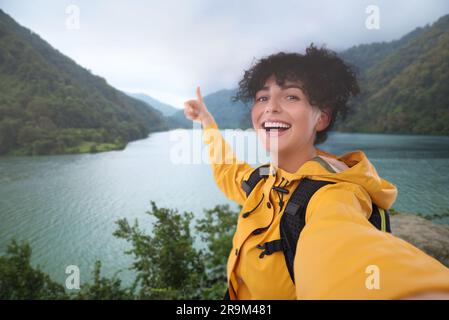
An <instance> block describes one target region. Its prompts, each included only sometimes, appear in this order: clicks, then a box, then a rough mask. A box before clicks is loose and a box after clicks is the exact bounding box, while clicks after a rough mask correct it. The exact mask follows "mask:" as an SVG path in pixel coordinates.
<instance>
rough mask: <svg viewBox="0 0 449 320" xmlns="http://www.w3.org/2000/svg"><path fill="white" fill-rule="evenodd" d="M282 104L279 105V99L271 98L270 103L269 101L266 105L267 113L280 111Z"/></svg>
mask: <svg viewBox="0 0 449 320" xmlns="http://www.w3.org/2000/svg"><path fill="white" fill-rule="evenodd" d="M280 111H281V106H280V105H279V102H278V101H277V100H274V99H272V100H270V101H269V103H267V106H266V107H265V113H269V112H280Z"/></svg>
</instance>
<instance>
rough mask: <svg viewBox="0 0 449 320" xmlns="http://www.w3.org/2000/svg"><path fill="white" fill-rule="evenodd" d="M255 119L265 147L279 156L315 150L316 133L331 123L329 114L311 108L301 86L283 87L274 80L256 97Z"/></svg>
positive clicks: (255, 126) (253, 109) (288, 83)
mask: <svg viewBox="0 0 449 320" xmlns="http://www.w3.org/2000/svg"><path fill="white" fill-rule="evenodd" d="M251 118H252V122H253V127H254V129H256V130H257V132H258V135H259V138H260V139H261V141H262V144H263V145H264V147H265V148H266V149H267V150H269V151H271V152H277V154H278V155H282V154H286V155H287V154H291V152H300V151H301V150H309V149H310V148H313V142H314V139H315V134H316V131H321V130H323V129H325V128H326V127H327V125H328V124H329V120H330V118H329V113H328V112H325V111H321V110H320V109H319V108H317V107H314V106H312V105H310V104H309V101H308V99H307V96H306V95H305V94H304V92H303V91H302V89H301V88H300V83H299V82H295V81H288V80H286V81H285V82H284V83H283V84H282V85H281V86H279V85H278V84H277V83H276V78H275V77H274V76H271V77H270V78H268V80H267V81H266V82H265V85H264V86H263V88H262V89H261V90H259V91H258V92H257V93H256V96H255V100H254V105H253V107H252V110H251Z"/></svg>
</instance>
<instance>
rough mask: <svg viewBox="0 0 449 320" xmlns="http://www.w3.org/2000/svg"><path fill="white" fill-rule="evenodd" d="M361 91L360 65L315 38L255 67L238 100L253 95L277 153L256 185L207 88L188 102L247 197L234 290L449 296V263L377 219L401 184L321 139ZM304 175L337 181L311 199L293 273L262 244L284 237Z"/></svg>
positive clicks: (217, 162) (239, 294)
mask: <svg viewBox="0 0 449 320" xmlns="http://www.w3.org/2000/svg"><path fill="white" fill-rule="evenodd" d="M358 92H359V88H358V85H357V81H356V77H355V75H354V73H353V72H352V70H351V69H350V68H349V67H348V66H347V65H346V64H345V63H344V62H343V61H342V60H341V59H340V58H339V57H338V56H337V55H336V54H335V53H334V52H332V51H330V50H327V49H324V48H316V47H314V46H313V45H312V46H310V47H309V48H307V50H306V53H305V54H304V55H302V54H294V53H290V54H286V53H278V54H274V55H271V56H269V57H267V58H264V59H261V60H260V61H258V62H257V63H256V64H255V65H253V66H252V67H251V68H250V69H249V70H247V71H246V72H245V75H244V77H243V79H242V80H241V81H240V83H239V91H238V94H237V96H236V99H239V100H241V101H244V102H251V103H252V109H251V118H252V123H253V127H254V129H256V130H257V133H258V135H259V137H260V139H261V141H262V143H263V145H264V146H265V148H267V150H269V151H270V153H271V155H272V163H271V164H270V165H269V173H270V174H268V175H267V176H266V177H265V178H264V179H262V180H261V181H260V183H257V185H256V186H255V187H254V189H252V190H251V191H250V193H249V194H247V192H245V190H244V189H242V182H243V181H247V180H248V179H249V177H250V175H251V173H252V172H253V171H254V168H252V167H251V166H250V165H249V164H247V163H244V162H243V163H242V162H239V161H237V159H236V157H235V155H234V153H233V151H232V149H231V147H230V146H229V145H228V144H227V143H226V142H225V141H224V139H223V137H222V136H221V134H220V132H219V130H218V127H217V125H216V123H215V121H214V118H213V116H212V115H211V114H210V112H209V111H208V110H207V107H206V105H205V104H204V101H203V98H202V96H201V93H200V90H199V88H197V99H196V100H190V101H187V102H186V103H185V110H184V111H185V115H186V117H187V118H189V119H191V120H194V121H199V122H201V124H202V126H203V129H204V133H203V138H204V142H205V143H206V144H207V145H208V146H209V152H210V158H211V163H212V170H213V173H214V178H215V181H216V183H217V184H218V186H219V188H220V189H221V190H222V191H223V192H224V194H225V195H226V196H227V197H228V198H229V199H231V200H234V201H235V202H237V203H238V204H240V205H242V206H243V207H242V212H241V214H240V215H239V218H238V222H237V229H236V232H235V235H234V238H233V248H232V250H231V253H230V255H229V258H228V265H227V274H228V282H229V296H230V298H231V299H398V298H448V297H449V269H447V268H446V267H445V266H443V265H442V264H441V263H439V262H438V261H436V260H435V259H433V258H431V257H430V256H428V255H426V254H425V253H423V252H422V251H420V250H419V249H417V248H415V247H414V246H412V245H410V244H409V243H407V242H405V241H403V240H401V239H399V238H396V237H394V236H393V235H391V234H389V233H386V232H383V231H380V230H378V229H377V228H376V227H374V226H373V224H371V223H370V222H369V218H370V216H371V214H372V212H373V205H376V206H377V207H379V208H383V209H389V208H390V207H391V205H392V204H393V203H394V201H395V199H396V196H397V189H396V187H395V186H394V185H392V184H391V183H389V182H388V181H386V180H384V179H382V178H381V177H379V176H378V174H377V172H376V169H375V168H374V166H373V165H372V164H371V163H370V161H369V160H368V159H367V157H366V156H365V154H364V153H363V152H362V151H354V152H350V153H347V154H345V155H342V156H340V157H338V156H335V155H333V154H329V153H326V152H324V151H322V150H320V149H319V148H317V147H316V145H317V144H319V143H322V142H324V141H325V140H326V133H327V131H328V130H329V129H330V128H331V127H332V125H333V123H334V122H335V119H336V118H337V117H338V116H342V117H344V116H345V114H346V112H347V110H348V105H347V101H348V99H349V98H350V97H351V96H355V95H357V94H358ZM273 158H274V159H273ZM304 178H308V179H311V180H318V181H328V182H332V183H330V184H327V185H325V186H323V187H322V188H320V189H319V190H318V191H317V192H315V193H314V194H313V196H312V197H311V199H310V201H309V202H308V205H307V208H306V213H305V226H304V228H303V229H302V232H301V234H300V237H299V241H297V246H296V254H295V255H294V264H293V267H292V271H293V272H291V273H289V269H288V267H287V266H286V262H285V259H284V254H283V252H282V251H273V252H268V254H261V249H263V247H264V246H263V244H264V243H267V242H275V241H277V240H276V239H278V240H279V239H280V238H281V234H280V222H281V218H282V215H283V214H284V211H285V207H286V206H285V204H286V203H288V201H289V197H290V196H291V195H292V193H293V191H294V190H295V189H296V188H301V183H302V181H304Z"/></svg>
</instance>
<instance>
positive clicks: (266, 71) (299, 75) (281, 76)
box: [233, 43, 360, 145]
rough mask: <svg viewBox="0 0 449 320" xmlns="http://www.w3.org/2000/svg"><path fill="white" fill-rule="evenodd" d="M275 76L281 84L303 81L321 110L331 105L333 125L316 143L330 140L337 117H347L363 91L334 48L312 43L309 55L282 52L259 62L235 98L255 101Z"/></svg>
mask: <svg viewBox="0 0 449 320" xmlns="http://www.w3.org/2000/svg"><path fill="white" fill-rule="evenodd" d="M272 75H274V76H275V78H276V83H277V84H278V85H280V86H281V85H283V84H284V82H285V81H297V82H299V83H300V84H301V85H300V86H301V89H302V90H303V92H304V94H305V95H306V97H307V99H308V101H309V103H310V104H311V105H312V106H316V107H318V108H320V109H321V110H323V109H324V108H330V110H331V121H330V123H329V126H328V127H327V128H326V129H324V130H322V131H320V132H317V134H316V137H315V141H314V144H315V145H316V144H319V143H322V142H324V141H326V139H327V132H328V131H329V130H330V129H331V128H332V126H333V124H334V122H335V120H336V118H337V117H341V118H342V119H344V118H345V117H346V115H347V112H348V109H349V107H348V104H347V102H348V99H349V98H350V97H351V96H356V95H357V94H359V92H360V89H359V86H358V83H357V78H356V74H355V71H353V69H352V67H351V66H350V65H348V64H346V63H345V62H344V61H343V60H342V59H341V58H339V57H338V56H337V54H336V53H335V52H334V51H331V50H329V49H326V48H324V47H321V48H317V47H315V46H314V45H313V43H312V44H311V45H310V46H309V47H308V48H307V49H306V52H305V54H299V53H285V52H279V53H276V54H273V55H270V56H268V57H265V58H262V59H260V60H259V61H257V62H256V63H255V64H253V66H252V67H251V68H250V69H249V70H246V71H245V74H244V76H243V79H242V80H240V82H239V88H238V91H237V94H236V95H235V96H234V98H233V100H234V101H242V102H244V103H249V102H251V103H254V98H255V96H256V93H257V92H258V91H259V90H260V89H262V88H263V86H264V84H265V82H266V81H267V79H268V78H269V77H271V76H272Z"/></svg>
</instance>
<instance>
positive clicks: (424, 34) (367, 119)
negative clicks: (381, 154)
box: [337, 15, 449, 135]
mask: <svg viewBox="0 0 449 320" xmlns="http://www.w3.org/2000/svg"><path fill="white" fill-rule="evenodd" d="M368 52H369V53H368ZM342 56H343V57H344V58H345V59H346V60H347V61H349V62H351V63H353V64H354V65H356V66H357V67H359V72H360V84H361V89H362V95H361V96H360V97H359V98H358V99H356V100H355V101H354V112H353V113H352V114H351V115H350V116H349V117H348V119H347V120H346V121H345V122H343V123H339V124H338V125H337V128H338V129H339V130H343V131H357V132H384V133H417V134H445V135H447V134H449V15H446V16H444V17H442V18H440V19H439V20H438V21H437V22H435V23H434V24H433V25H431V26H427V27H425V28H421V29H417V30H415V31H413V32H412V33H410V34H408V35H407V36H405V37H403V38H402V39H400V40H399V41H396V42H393V43H384V44H377V45H368V46H366V47H360V46H359V47H356V48H352V49H349V50H347V51H346V52H343V53H342ZM367 61H369V63H368V62H367Z"/></svg>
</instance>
